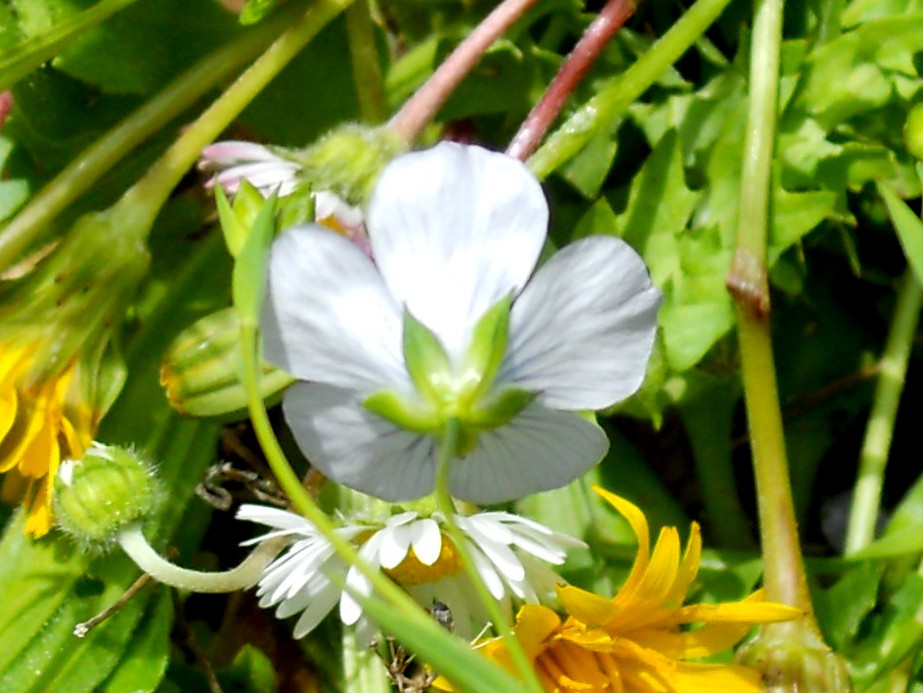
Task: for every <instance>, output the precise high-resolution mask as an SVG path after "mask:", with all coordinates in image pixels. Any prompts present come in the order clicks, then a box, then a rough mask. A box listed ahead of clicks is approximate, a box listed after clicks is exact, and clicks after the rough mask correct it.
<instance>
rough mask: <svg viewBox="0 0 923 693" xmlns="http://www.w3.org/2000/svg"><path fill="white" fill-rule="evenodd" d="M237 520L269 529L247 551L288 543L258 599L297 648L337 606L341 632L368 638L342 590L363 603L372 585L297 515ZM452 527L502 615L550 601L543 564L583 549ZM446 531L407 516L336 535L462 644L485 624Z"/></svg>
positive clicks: (475, 519)
mask: <svg viewBox="0 0 923 693" xmlns="http://www.w3.org/2000/svg"><path fill="white" fill-rule="evenodd" d="M237 517H238V518H240V519H243V520H249V521H251V522H258V523H260V524H263V525H266V526H268V527H271V528H273V531H271V532H269V533H268V534H265V535H263V536H260V537H257V538H255V539H251V540H249V541H247V542H244V543H245V544H255V543H258V542H261V541H264V540H265V539H269V538H271V537H280V536H283V537H288V538H290V540H291V544H290V545H289V546H288V549H287V550H286V551H285V552H284V553H283V554H281V555H280V556H279V557H278V558H276V559H275V560H274V561H273V562H272V563H270V564H269V566H267V567H266V570H265V571H264V572H263V577H262V578H261V579H260V582H259V586H258V588H257V596H258V597H259V598H260V602H259V603H260V606H261V607H264V608H269V607H274V606H277V607H278V608H277V609H276V615H277V616H278V617H279V618H286V617H288V616H293V615H295V614H298V613H300V614H301V616H300V617H299V618H298V621H297V622H296V623H295V629H294V636H295V637H296V638H301V637H303V636H305V635H307V634H308V633H310V632H311V631H312V630H314V628H315V627H316V626H317V624H318V623H320V622H321V620H323V618H324V617H325V616H326V615H327V614H328V613H330V612H331V611H332V610H333V608H334V606H336V605H337V603H339V612H340V619H341V620H342V621H343V623H344V624H346V625H348V626H354V625H355V626H356V627H357V628H358V630H359V632H360V634H362V635H363V636H370V635H371V632H372V629H371V624H369V623H368V622H367V621H366V620H365V619H364V618H363V614H362V608H361V607H360V606H359V603H358V602H357V601H356V600H355V599H354V598H353V597H352V596H350V594H349V593H348V592H346V591H344V590H343V588H342V587H341V586H340V585H341V584H345V585H346V587H347V588H348V589H349V590H351V591H354V592H355V593H356V594H360V595H367V594H370V593H371V591H372V586H371V584H370V583H369V582H368V580H367V579H366V578H365V576H364V575H362V573H361V572H359V570H357V569H356V568H355V567H354V566H350V565H349V564H348V563H346V562H345V561H344V560H343V559H342V558H340V557H339V556H337V554H336V553H335V552H334V550H333V547H332V546H331V545H330V542H329V541H327V539H326V538H325V537H324V536H323V535H322V534H321V533H320V532H319V531H318V530H317V529H316V528H315V527H314V525H313V524H311V523H310V522H309V521H308V520H307V519H305V518H304V517H302V516H300V515H297V514H295V513H291V512H288V511H286V510H280V509H278V508H272V507H267V506H262V505H244V506H241V508H240V511H239V512H238V514H237ZM454 519H455V521H456V522H457V523H458V526H459V527H460V529H461V530H462V532H463V533H464V535H465V539H466V544H467V548H468V550H469V551H470V552H471V555H472V557H473V560H474V562H475V564H476V567H477V570H478V573H480V575H481V577H482V578H483V580H484V582H485V584H486V585H487V587H488V589H489V590H490V593H491V595H492V596H493V597H494V598H495V599H497V600H498V601H500V602H501V603H505V604H507V605H508V604H509V602H510V600H511V598H514V597H515V598H517V599H519V600H521V601H527V602H537V601H539V600H540V599H541V598H543V597H545V596H546V595H547V596H551V595H553V593H554V585H555V584H556V583H560V582H562V581H561V579H560V578H559V577H558V576H557V575H556V574H555V573H554V572H553V571H552V570H551V568H549V567H548V565H547V564H552V565H560V564H561V563H563V562H564V559H565V555H566V550H567V549H569V548H577V547H585V546H586V545H585V544H584V543H583V542H582V541H579V540H577V539H574V538H572V537H569V536H567V535H565V534H561V533H559V532H555V531H553V530H551V529H549V528H548V527H545V526H544V525H541V524H539V523H537V522H533V521H532V520H527V519H525V518H522V517H517V516H516V515H511V514H509V513H504V512H487V513H479V514H476V515H471V516H468V517H463V516H460V515H456V516H454ZM443 525H444V518H443V517H442V515H440V514H438V513H436V514H434V515H432V516H431V517H423V516H421V515H420V514H418V513H417V512H415V511H406V512H402V513H400V514H397V515H393V516H392V517H390V518H388V519H387V520H385V521H384V522H383V523H382V522H378V523H356V524H349V525H345V526H342V527H340V528H338V529H337V532H338V534H340V536H342V537H343V538H345V539H348V540H349V541H351V542H353V543H354V544H356V545H357V546H358V547H359V555H360V556H361V557H362V558H363V560H365V561H366V562H367V563H368V564H369V565H371V566H373V567H374V568H376V569H379V570H381V571H382V572H383V573H385V574H386V575H388V576H389V577H390V578H391V579H392V580H394V581H395V582H396V583H398V584H399V585H401V586H402V587H404V588H405V589H406V590H407V591H408V592H409V593H410V594H411V595H412V596H414V597H415V598H417V599H418V601H419V602H420V604H422V605H423V606H424V607H429V606H430V605H431V604H432V603H433V601H434V600H435V601H440V602H443V603H445V604H447V605H448V607H449V609H450V610H451V612H452V616H453V619H454V621H455V624H456V628H457V629H458V630H459V632H460V634H462V635H466V636H473V635H475V634H476V633H477V631H478V630H479V628H480V627H481V626H482V625H483V624H484V623H485V622H486V620H487V619H486V616H485V615H484V614H480V613H477V612H472V611H471V609H472V607H473V606H476V603H477V598H476V597H475V596H474V592H473V590H472V588H471V585H470V583H469V581H468V579H467V576H466V575H465V573H464V568H463V566H462V564H461V559H460V557H459V556H458V551H457V549H456V546H455V544H454V543H453V542H452V540H451V539H450V538H449V537H448V535H447V533H446V532H445V531H444V529H443ZM334 575H340V576H341V579H340V580H336V579H334V578H333V576H334Z"/></svg>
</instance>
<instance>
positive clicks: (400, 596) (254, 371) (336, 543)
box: [241, 325, 510, 690]
mask: <svg viewBox="0 0 923 693" xmlns="http://www.w3.org/2000/svg"><path fill="white" fill-rule="evenodd" d="M241 339H242V345H241V353H242V355H243V363H242V369H243V374H242V375H243V382H244V387H245V388H246V389H247V402H248V404H247V406H248V410H249V413H250V418H251V421H252V423H253V430H254V432H255V433H256V437H257V440H258V441H259V443H260V447H261V448H262V450H263V453H264V454H265V455H266V461H267V462H268V463H269V466H270V468H271V469H272V471H273V473H274V474H275V475H276V479H277V480H278V481H279V485H280V486H282V488H283V490H284V491H285V492H286V493H287V494H288V495H289V500H290V501H291V502H292V505H293V506H294V507H295V509H296V510H297V511H298V512H300V513H301V514H302V515H304V517H305V518H307V519H308V521H309V522H311V524H313V525H314V526H315V527H316V528H317V530H318V531H319V532H321V533H322V534H323V535H324V538H326V539H327V541H329V542H330V545H331V546H332V547H333V550H334V551H335V552H336V553H337V555H338V556H340V557H341V558H342V559H343V560H344V561H346V562H347V563H349V564H350V565H353V566H355V567H356V569H357V570H359V572H361V573H362V574H363V575H364V576H365V578H366V579H367V580H368V581H369V582H370V583H371V585H372V588H373V589H374V591H375V592H376V593H377V594H378V595H379V596H381V597H382V598H383V599H384V600H386V601H387V602H388V603H389V604H390V606H391V607H393V608H394V609H396V610H397V611H399V612H400V613H401V614H402V615H403V617H404V618H406V619H407V620H408V622H409V623H413V625H414V626H416V628H418V629H419V631H420V632H422V633H425V634H426V637H427V638H428V642H429V643H431V644H432V645H433V646H438V644H439V643H440V640H442V641H444V640H445V639H450V638H451V637H452V636H450V635H449V634H448V633H447V632H446V631H445V630H444V629H443V628H442V626H440V625H438V624H437V623H436V621H435V620H433V619H432V618H430V617H429V616H428V615H427V614H426V613H425V612H424V610H423V609H422V608H421V607H420V605H419V604H417V603H416V602H415V601H414V600H413V598H411V597H410V595H409V594H407V593H406V592H405V591H404V590H402V589H401V588H400V587H399V586H398V585H396V584H395V583H394V582H392V581H391V580H390V579H389V578H388V577H386V576H385V575H384V574H382V573H381V572H380V571H378V570H374V569H373V568H372V567H371V566H370V565H369V564H368V563H367V562H366V561H364V560H362V559H361V558H360V557H359V553H358V551H356V549H355V547H354V546H353V545H352V544H351V543H350V542H349V541H347V540H346V539H344V538H343V537H341V536H340V535H339V534H337V532H336V530H335V527H334V525H333V523H332V522H331V521H330V518H329V517H327V515H326V514H325V513H324V512H323V511H322V510H321V509H320V508H319V507H318V506H317V504H316V503H315V502H314V499H312V498H311V497H310V495H309V494H308V493H307V492H306V491H305V489H304V488H303V487H302V485H301V484H300V483H299V482H298V478H297V476H295V473H294V472H293V471H292V468H291V466H290V465H289V463H288V460H287V459H286V457H285V453H284V452H283V451H282V447H281V446H280V445H279V441H278V439H277V438H276V435H275V432H274V431H273V430H272V426H271V425H270V422H269V416H268V414H267V412H266V405H265V403H264V402H263V399H262V396H261V395H260V389H259V377H260V376H259V368H258V364H259V362H260V361H259V358H258V351H257V333H256V329H255V327H254V326H252V325H249V326H242V328H241ZM373 606H374V604H367V605H366V608H367V609H371V608H372V607H373ZM396 635H398V636H405V637H407V638H408V639H410V638H411V637H412V636H414V634H412V633H409V634H408V633H397V634H396ZM420 655H421V656H426V652H423V651H422V646H421V651H420ZM492 668H495V667H492ZM496 673H497V674H498V677H497V680H498V681H502V680H505V678H506V677H505V676H504V675H505V672H502V671H498V672H496ZM453 682H455V681H454V679H453ZM455 683H457V685H459V686H461V687H462V689H463V690H476V689H475V688H473V687H472V685H471V684H470V682H466V681H458V682H455ZM465 684H468V685H465ZM495 690H510V689H508V688H496V689H495Z"/></svg>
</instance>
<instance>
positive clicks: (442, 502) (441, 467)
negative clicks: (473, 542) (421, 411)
mask: <svg viewBox="0 0 923 693" xmlns="http://www.w3.org/2000/svg"><path fill="white" fill-rule="evenodd" d="M457 447H458V419H455V418H451V419H449V420H448V421H447V422H446V425H445V429H444V430H443V433H442V439H441V440H440V441H439V459H438V461H437V463H436V507H438V508H439V511H440V512H441V513H442V515H443V517H444V518H445V525H446V529H447V530H448V532H449V538H450V539H451V540H452V543H453V544H454V545H455V550H456V551H458V555H459V557H460V558H461V562H462V565H463V566H464V568H465V572H466V573H467V575H468V579H469V580H470V581H471V584H472V586H473V587H474V591H475V593H476V594H477V596H478V599H479V600H480V602H481V604H483V605H484V606H485V607H486V608H487V613H488V614H490V618H491V620H492V621H493V625H494V628H495V629H496V630H497V632H498V633H499V634H500V637H501V638H503V642H504V643H505V644H506V648H507V650H508V651H509V653H510V657H511V658H512V660H513V664H514V665H515V666H516V668H517V669H518V670H519V673H520V677H521V679H522V681H523V685H525V686H526V687H527V688H526V690H530V691H535V692H536V693H541V691H542V685H541V683H539V680H538V677H537V676H536V674H535V669H534V668H533V666H532V663H531V662H530V661H529V658H528V657H527V656H526V653H525V650H523V649H522V645H521V644H520V642H519V641H518V640H517V639H516V636H515V635H513V631H512V629H511V628H510V625H509V623H508V622H507V618H506V616H505V615H504V614H503V610H502V609H501V607H500V603H499V602H498V601H497V599H495V598H494V596H493V595H492V594H491V593H490V590H489V589H487V585H486V584H484V580H483V578H482V577H481V575H480V573H478V570H477V567H476V566H475V563H474V560H473V559H472V557H471V552H470V551H469V550H468V544H467V541H466V539H465V536H464V535H463V534H462V531H461V530H460V529H459V528H458V524H456V522H455V504H454V503H453V502H452V495H451V494H450V493H449V474H450V472H451V470H452V462H453V461H454V459H455V450H456V449H457Z"/></svg>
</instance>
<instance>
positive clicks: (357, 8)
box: [346, 0, 390, 123]
mask: <svg viewBox="0 0 923 693" xmlns="http://www.w3.org/2000/svg"><path fill="white" fill-rule="evenodd" d="M346 31H347V32H349V56H350V58H351V60H352V65H353V84H354V85H355V87H356V96H357V97H358V99H359V111H360V113H361V114H362V120H364V121H365V122H367V123H383V122H384V121H385V119H386V118H387V117H388V113H389V112H390V109H389V108H388V99H387V97H386V96H385V84H384V79H383V78H382V75H381V62H380V61H379V57H378V44H377V43H376V41H375V30H374V27H373V26H372V14H371V11H370V10H369V2H368V0H358V1H357V2H354V3H353V4H352V5H350V6H349V8H348V9H347V10H346Z"/></svg>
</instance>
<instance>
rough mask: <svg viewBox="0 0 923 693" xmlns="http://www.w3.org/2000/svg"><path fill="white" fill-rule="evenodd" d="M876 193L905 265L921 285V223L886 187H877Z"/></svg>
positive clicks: (922, 246)
mask: <svg viewBox="0 0 923 693" xmlns="http://www.w3.org/2000/svg"><path fill="white" fill-rule="evenodd" d="M878 192H879V194H880V195H881V197H882V198H883V199H884V201H885V204H886V205H887V207H888V215H889V216H890V217H891V223H893V224H894V230H895V231H897V237H898V238H899V239H900V242H901V247H902V248H903V249H904V255H905V256H906V258H907V263H908V264H909V265H910V267H911V268H913V273H914V276H916V278H917V281H918V282H921V283H923V221H920V217H918V216H917V215H916V214H914V213H913V212H912V211H911V210H910V208H909V207H908V206H907V203H906V202H904V201H903V200H901V199H900V198H899V197H898V196H897V195H896V194H895V193H894V191H892V190H891V188H889V187H888V186H887V185H884V184H881V185H879V186H878Z"/></svg>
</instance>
